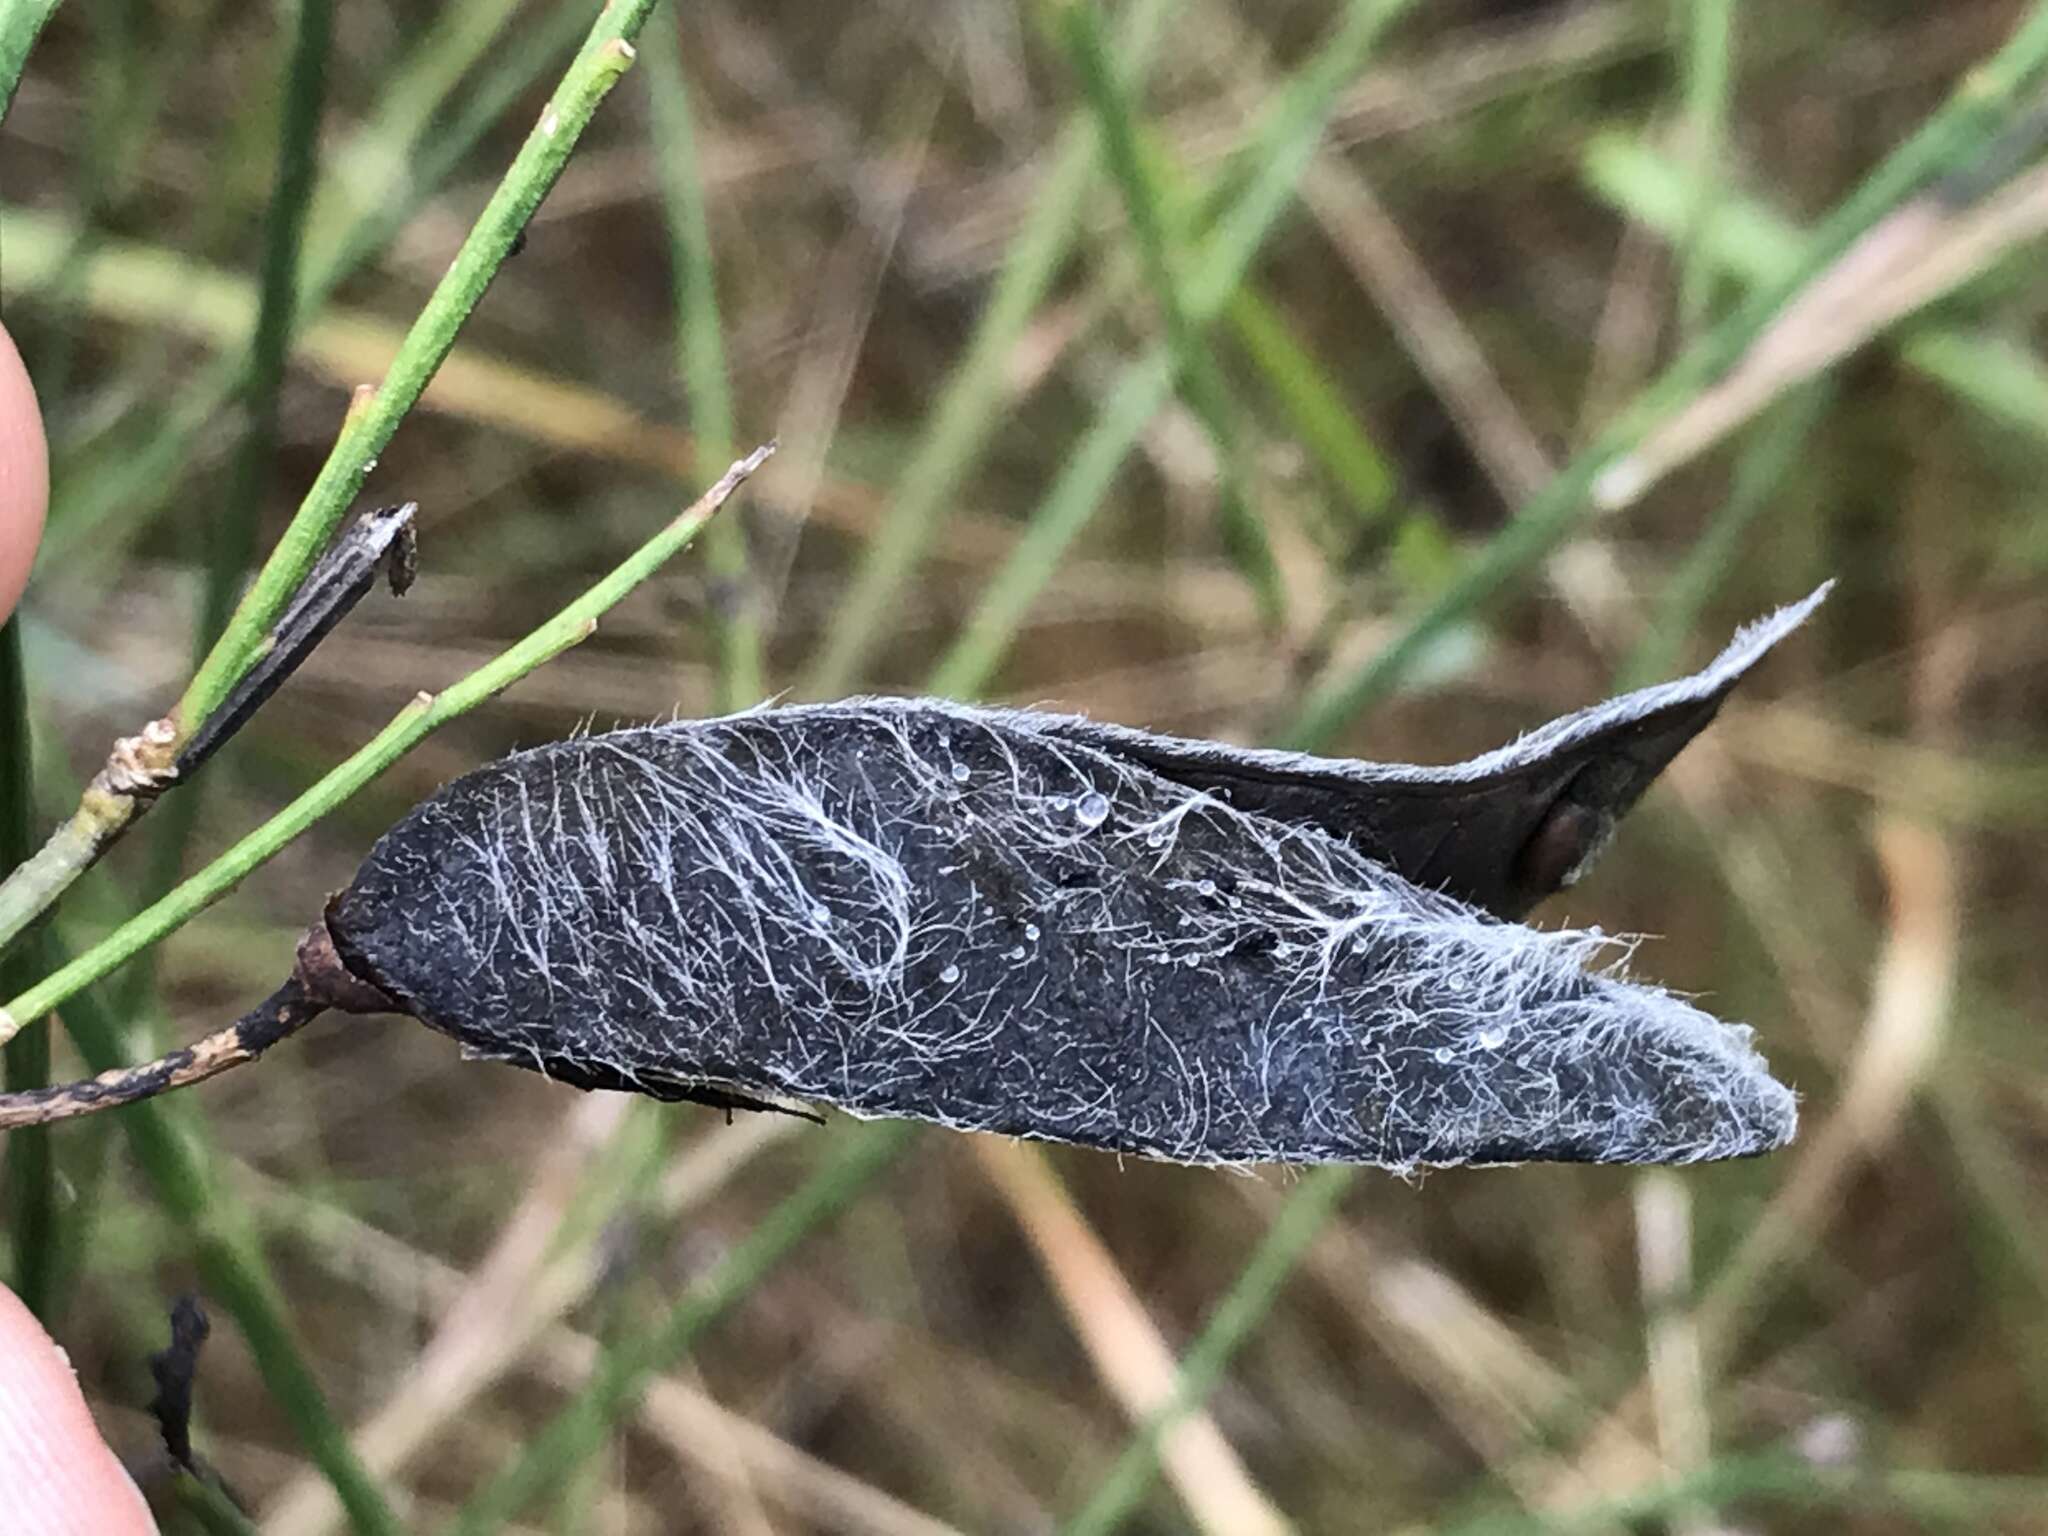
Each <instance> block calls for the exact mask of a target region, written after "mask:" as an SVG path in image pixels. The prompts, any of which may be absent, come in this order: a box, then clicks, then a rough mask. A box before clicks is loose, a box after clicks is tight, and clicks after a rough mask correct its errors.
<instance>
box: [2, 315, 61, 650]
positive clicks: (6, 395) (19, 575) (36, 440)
mask: <svg viewBox="0 0 2048 1536" xmlns="http://www.w3.org/2000/svg"><path fill="white" fill-rule="evenodd" d="M49 502H50V459H49V449H48V447H47V445H46V444H45V443H44V440H43V413H42V411H41V409H40V408H39V407H38V406H37V404H36V392H35V387H34V386H33V385H32V384H31V383H30V382H29V377H28V369H27V368H26V367H24V366H23V365H22V361H21V354H20V353H19V352H17V351H16V350H15V347H14V340H13V338H12V337H10V336H9V335H8V334H7V331H6V328H5V327H4V326H0V619H4V618H6V617H7V615H8V614H10V613H12V612H13V611H14V605H15V604H16V603H17V602H19V601H20V600H21V593H22V589H23V588H24V587H26V586H27V585H28V572H29V567H30V566H31V565H33V564H34V563H35V557H36V545H37V543H38V542H40V541H41V539H42V536H43V514H44V512H45V511H46V510H47V509H48V506H49Z"/></svg>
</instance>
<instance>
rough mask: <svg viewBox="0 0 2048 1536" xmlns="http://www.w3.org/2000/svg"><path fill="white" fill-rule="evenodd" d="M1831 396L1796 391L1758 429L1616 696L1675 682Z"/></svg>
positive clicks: (1818, 386) (1827, 391)
mask: <svg viewBox="0 0 2048 1536" xmlns="http://www.w3.org/2000/svg"><path fill="white" fill-rule="evenodd" d="M1833 395H1834V391H1833V389H1832V388H1831V387H1830V386H1829V384H1828V383H1827V382H1826V381H1825V380H1823V381H1821V382H1818V383H1815V384H1810V385H1808V386H1807V387H1806V388H1804V389H1800V390H1795V391H1794V392H1793V393H1792V394H1790V395H1788V396H1786V397H1785V399H1784V401H1783V402H1782V403H1780V404H1779V405H1778V406H1776V407H1775V408H1774V409H1772V410H1771V411H1770V412H1769V413H1767V414H1766V415H1765V417H1764V419H1763V420H1762V421H1760V422H1758V423H1757V425H1756V428H1755V430H1754V431H1753V432H1752V433H1751V434H1750V440H1749V442H1748V443H1747V444H1745V445H1744V447H1743V450H1742V453H1741V456H1740V457H1739V458H1738V459H1737V461H1736V465H1735V474H1734V478H1733V481H1732V483H1731V484H1730V486H1729V488H1728V494H1727V496H1726V497H1724V498H1723V499H1722V502H1721V505H1720V506H1719V507H1718V508H1717V509H1716V510H1715V512H1714V515H1713V516H1712V517H1711V518H1710V519H1709V520H1708V522H1707V526H1706V527H1705V528H1704V529H1703V530H1701V532H1700V536H1699V537H1698V538H1697V539H1695V540H1694V541H1693V542H1692V545H1691V547H1690V548H1688V549H1687V550H1686V552H1685V555H1684V558H1682V559H1681V560H1680V561H1679V562H1678V568H1677V569H1676V570H1675V571H1673V572H1672V573H1671V575H1670V576H1668V577H1667V578H1666V579H1665V581H1664V588H1663V591H1662V592H1660V593H1659V594H1658V597H1657V602H1656V605H1655V607H1654V608H1653V609H1652V610H1651V613H1650V619H1649V628H1648V629H1647V630H1646V631H1645V632H1644V634H1643V638H1642V640H1641V642H1640V643H1638V644H1637V646H1636V648H1635V650H1634V651H1633V652H1631V653H1630V655H1629V657H1628V659H1627V660H1626V661H1624V662H1623V663H1622V666H1621V668H1620V669H1619V671H1618V672H1617V673H1616V675H1615V680H1614V686H1615V691H1616V692H1618V693H1625V692H1627V691H1628V690H1630V689H1632V688H1641V687H1644V686H1646V685H1647V684H1650V683H1654V682H1658V681H1661V680H1662V679H1664V678H1667V677H1674V676H1676V675H1677V673H1678V669H1679V663H1680V661H1681V659H1682V658H1683V656H1684V654H1685V649H1686V647H1687V646H1689V645H1691V644H1692V643H1693V642H1694V639H1695V637H1696V636H1697V635H1698V634H1699V632H1700V624H1699V619H1700V614H1701V613H1702V612H1704V611H1705V609H1706V606H1707V604H1708V602H1709V601H1711V600H1712V598H1713V596H1714V594H1715V593H1716V592H1718V591H1719V590H1720V589H1721V588H1722V587H1723V586H1724V585H1726V584H1727V582H1728V580H1729V578H1730V577H1732V576H1736V575H1739V574H1740V573H1741V571H1742V570H1743V568H1744V567H1743V559H1742V555H1743V540H1744V537H1745V535H1747V534H1748V532H1749V530H1750V527H1751V526H1752V525H1753V524H1754V523H1755V522H1756V520H1757V518H1758V517H1759V516H1761V515H1762V513H1763V511H1764V509H1765V508H1766V507H1768V506H1770V505H1771V504H1772V500H1773V498H1774V497H1775V496H1776V495H1777V493H1778V488H1779V487H1780V486H1781V485H1783V484H1784V483H1785V477H1786V476H1787V475H1788V474H1789V473H1791V470H1792V466H1793V465H1794V464H1795V463H1796V462H1797V461H1798V458H1799V454H1800V452H1801V450H1802V449H1804V448H1805V446H1806V442H1807V439H1808V438H1809V437H1811V436H1812V434H1813V429H1814V426H1815V425H1816V424H1817V423H1818V422H1819V421H1820V418H1821V416H1822V415H1823V414H1824V413H1825V411H1826V409H1827V407H1828V405H1829V403H1830V402H1831V400H1832V398H1833Z"/></svg>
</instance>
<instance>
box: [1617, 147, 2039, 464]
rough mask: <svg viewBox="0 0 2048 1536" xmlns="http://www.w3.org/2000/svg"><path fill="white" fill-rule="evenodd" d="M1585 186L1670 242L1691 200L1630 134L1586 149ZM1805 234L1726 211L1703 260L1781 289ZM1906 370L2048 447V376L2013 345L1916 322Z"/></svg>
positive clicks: (1785, 222) (1676, 177) (1761, 216)
mask: <svg viewBox="0 0 2048 1536" xmlns="http://www.w3.org/2000/svg"><path fill="white" fill-rule="evenodd" d="M1582 170H1583V172H1584V175H1585V179H1586V182H1587V184H1588V185H1589V186H1591V187H1592V188H1593V190H1594V191H1595V192H1596V193H1598V194H1599V195H1600V196H1601V197H1602V198H1604V199H1605V200H1606V201H1607V202H1609V203H1611V204H1612V205H1613V206H1614V207H1616V208H1617V209H1619V210H1621V211H1622V212H1624V213H1626V214H1628V215H1629V216H1630V217H1631V218H1633V219H1635V220H1637V221H1638V222H1639V223H1642V224H1645V225H1647V226H1649V227H1650V228H1651V229H1654V230H1656V231H1657V232H1658V233H1660V234H1662V235H1664V236H1666V237H1667V238H1672V237H1674V236H1675V235H1676V233H1677V231H1678V230H1679V228H1680V227H1681V223H1682V217H1683V215H1682V209H1683V207H1684V202H1685V199H1686V197H1687V196H1688V183H1687V181H1686V177H1685V173H1684V171H1683V170H1682V169H1681V168H1680V167H1679V166H1678V165H1677V164H1676V163H1675V162H1673V161H1671V160H1670V159H1669V158H1668V157H1666V156H1664V155H1661V154H1659V153H1658V152H1657V151H1656V150H1654V149H1652V148H1650V147H1649V146H1648V145H1646V144H1644V143H1643V142H1642V141H1641V140H1640V139H1637V138H1635V137H1633V136H1631V135H1624V134H1613V133H1609V134H1601V135H1599V136H1598V137H1596V138H1595V139H1594V140H1593V142H1592V144H1591V145H1590V146H1589V147H1588V148H1587V150H1586V153H1585V157H1584V161H1583V164H1582ZM1799 239H1800V237H1799V231H1798V228H1797V226H1795V225H1794V224H1793V223H1792V222H1791V221H1790V220H1789V219H1785V218H1782V217H1780V216H1779V215H1778V214H1776V213H1774V212H1772V211H1771V210H1770V209H1768V208H1766V207H1764V206H1763V205H1762V204H1761V203H1759V202H1757V201H1755V200H1753V199H1746V198H1745V199H1729V200H1724V201H1723V202H1722V203H1721V205H1720V211H1719V213H1718V214H1717V216H1716V219H1715V223H1714V226H1713V229H1712V231H1711V233H1710V235H1709V237H1708V239H1707V240H1706V241H1704V242H1703V244H1702V247H1701V249H1702V253H1703V256H1704V257H1705V259H1709V260H1712V261H1714V262H1715V263H1717V264H1718V265H1720V266H1721V267H1722V269H1723V270H1725V271H1727V272H1729V273H1730V274H1732V275H1734V276H1736V277H1739V278H1741V279H1742V280H1744V281H1745V282H1749V283H1759V282H1775V281H1777V280H1778V279H1779V278H1780V277H1782V275H1783V274H1784V273H1785V272H1787V271H1789V270H1790V269H1791V267H1792V265H1793V263H1794V262H1796V261H1797V260H1798V250H1799ZM1893 344H1894V345H1895V346H1896V347H1897V348H1898V353H1899V356H1900V357H1901V358H1902V359H1903V360H1904V361H1905V363H1906V365H1907V366H1908V367H1910V368H1912V369H1914V370H1915V371H1916V372H1919V373H1921V374H1924V375H1925V376H1927V377H1928V378H1930V379H1932V380H1934V381H1935V382H1936V383H1938V384H1940V385H1941V386H1943V387H1944V388H1945V389H1947V390H1948V391H1949V392H1950V393H1952V394H1954V395H1955V396H1956V397H1957V398H1958V399H1960V400H1963V401H1965V402H1967V403H1968V404H1970V405H1973V406H1975V407H1977V408H1978V409H1979V410H1981V411H1983V412H1985V413H1986V414H1987V415H1990V416H1993V417H1996V418H1997V419H1998V420H1999V421H2001V422H2004V423H2005V424H2006V425H2008V426H2013V427H2018V428H2019V429H2020V430H2022V431H2023V432H2026V433H2027V434H2028V435H2029V436H2032V437H2037V438H2048V368H2043V367H2042V365H2041V362H2040V360H2039V359H2038V358H2037V357H2035V356H2034V354H2033V353H2032V352H2031V351H2029V350H2027V349H2025V348H2023V347H2019V346H2015V345H2014V344H2013V343H2011V342H2009V341H2005V340H2003V339H2001V338H1998V337H1995V336H1987V335H1983V334H1980V333H1978V332H1976V331H1972V330H1967V329H1964V328H1962V327H1959V326H1954V325H1946V324H1942V323H1940V322H1918V323H1915V324H1913V325H1911V326H1910V327H1908V328H1907V329H1906V330H1905V331H1904V332H1903V333H1902V334H1901V335H1900V336H1899V337H1898V338H1896V339H1895V341H1894V343H1893Z"/></svg>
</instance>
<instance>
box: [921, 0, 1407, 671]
mask: <svg viewBox="0 0 2048 1536" xmlns="http://www.w3.org/2000/svg"><path fill="white" fill-rule="evenodd" d="M1411 3H1412V0H1353V3H1352V5H1351V6H1350V7H1349V9H1348V10H1347V11H1346V12H1345V16H1344V20H1343V21H1342V22H1341V23H1340V24H1339V25H1338V27H1337V29H1336V32H1335V34H1334V35H1333V36H1332V37H1331V38H1330V39H1329V40H1328V41H1326V42H1325V43H1324V44H1323V46H1322V47H1321V48H1320V49H1318V50H1317V52H1316V54H1315V55H1314V57H1313V58H1311V59H1310V60H1309V62H1308V63H1307V64H1306V65H1304V66H1303V68H1302V70H1301V71H1300V73H1299V74H1297V75H1296V76H1295V77H1294V79H1293V80H1292V81H1290V82H1289V84H1288V86H1287V88H1286V89H1285V91H1284V92H1283V93H1282V94H1281V97H1280V99H1279V101H1278V102H1277V103H1276V104H1275V105H1274V107H1273V109H1272V110H1271V111H1270V112H1269V113H1268V114H1267V116H1266V118H1265V120H1264V121H1263V122H1262V123H1261V124H1260V127H1259V131H1258V133H1257V134H1256V135H1255V138H1254V147H1253V148H1252V149H1251V150H1250V151H1249V152H1248V156H1247V163H1248V164H1249V165H1250V167H1251V168H1252V169H1251V170H1250V172H1249V175H1248V177H1247V179H1246V181H1245V184H1244V190H1243V191H1242V192H1241V193H1240V194H1239V196H1238V198H1237V199H1236V201H1235V202H1234V203H1233V204H1232V205H1231V206H1230V207H1229V209H1228V210H1227V211H1226V212H1225V213H1224V214H1223V215H1222V217H1221V218H1220V219H1219V220H1218V221H1217V223H1216V227H1215V228H1214V230H1213V231H1212V232H1211V233H1210V235H1209V238H1208V239H1207V240H1206V241H1205V242H1203V245H1202V249H1201V253H1200V255H1199V257H1198V259H1197V260H1196V262H1195V265H1194V267H1193V269H1192V270H1191V271H1190V273H1189V275H1188V280H1187V284H1186V287H1185V288H1184V290H1183V297H1184V300H1185V303H1186V305H1187V312H1188V317H1189V319H1190V321H1192V322H1193V323H1194V324H1196V325H1204V326H1206V325H1208V324H1209V323H1211V322H1212V321H1213V320H1215V319H1216V317H1217V316H1218V315H1220V314H1221V313H1222V312H1223V311H1224V309H1225V307H1226V306H1227V305H1228V304H1229V303H1230V299H1231V296H1232V295H1233V294H1234V293H1235V292H1236V291H1237V287H1238V284H1239V283H1240V282H1241V281H1242V280H1243V278H1244V274H1245V271H1246V270H1247V269H1248V268H1249V267H1250V265H1251V261H1252V258H1253V257H1254V256H1255V255H1257V254H1258V250H1259V247H1260V245H1261V244H1262V243H1263V242H1264V240H1265V237H1266V235H1267V233H1268V232H1269V231H1270V230H1271V229H1272V227H1273V225H1274V224H1275V223H1277V222H1278V220H1279V218H1280V215H1281V214H1282V213H1283V212H1285V211H1286V210H1287V208H1288V207H1289V206H1290V204H1291V203H1292V201H1293V197H1294V189H1295V186H1296V184H1297V183H1298V182H1299V181H1300V179H1301V173H1302V172H1303V171H1304V170H1305V169H1306V168H1307V166H1308V162H1309V160H1310V159H1311V158H1312V157H1313V156H1314V154H1315V151H1316V146H1317V144H1318V143H1319V142H1320V140H1321V138H1322V128H1323V123H1324V121H1325V120H1326V118H1327V117H1328V115H1329V113H1330V111H1331V109H1332V107H1333V106H1334V105H1335V102H1336V99H1337V94H1338V92H1339V91H1341V90H1342V89H1343V87H1344V86H1345V85H1347V84H1349V83H1350V81H1351V80H1352V79H1353V78H1355V77H1356V75H1357V74H1358V71H1359V70H1360V69H1361V68H1363V67H1364V64H1365V61H1366V59H1367V58H1369V57H1370V56H1371V53H1372V50H1373V48H1374V46H1375V45H1376V44H1377V42H1378V41H1379V38H1380V35H1381V34H1382V32H1383V31H1384V30H1385V29H1386V27H1387V26H1388V25H1389V24H1390V23H1391V22H1392V21H1393V20H1394V19H1395V17H1397V16H1398V15H1400V14H1401V12H1402V11H1404V10H1406V9H1407V8H1408V6H1409V4H1411ZM1175 374H1176V369H1175V360H1174V356H1173V353H1172V351H1171V349H1169V348H1160V349H1158V350H1156V351H1154V352H1153V353H1151V354H1150V355H1149V356H1147V357H1145V358H1143V359H1142V360H1140V361H1138V362H1136V363H1133V364H1132V365H1131V366H1130V367H1129V368H1128V369H1126V370H1125V371H1124V374H1123V376H1122V377H1121V378H1120V379H1119V380H1118V382H1117V385H1116V387H1115V389H1114V390H1113V391H1112V392H1111V394H1110V396H1109V399H1108V402H1107V403H1106V404H1105V406H1104V407H1103V409H1102V411H1101V413H1100V414H1099V415H1098V416H1097V417H1096V419H1095V421H1094V423H1093V424H1092V425H1091V426H1090V427H1089V429H1088V431H1087V432H1086V433H1085V434H1084V435H1083V437H1082V439H1081V441H1080V443H1079V445H1078V446H1077V447H1076V448H1075V449H1074V450H1073V451H1072V452H1071V453H1070V454H1069V455H1068V457H1067V460H1066V466H1065V468H1064V469H1063V470H1062V471H1061V473H1060V475H1059V478H1058V479H1056V480H1055V481H1054V482H1053V485H1052V488H1051V489H1050V490H1048V491H1047V492H1046V494H1045V498H1044V500H1043V501H1041V502H1040V503H1039V505H1038V507H1037V509H1036V510H1035V511H1034V512H1033V513H1032V515H1031V519H1030V522H1029V525H1028V526H1027V527H1026V529H1025V531H1024V533H1023V535H1022V537H1020V538H1019V539H1018V541H1017V544H1016V546H1015V547H1014V548H1013V549H1012V550H1011V551H1010V555H1009V558H1008V559H1007V560H1005V561H1004V562H1003V565H1002V568H1001V569H1000V570H998V571H997V572H996V574H995V576H994V577H992V578H991V579H990V581H989V583H988V585H987V587H986V588H984V589H983V591H982V595H981V599H980V601H979V602H978V603H977V604H976V605H975V609H974V612H973V613H972V614H971V615H970V616H969V618H968V620H967V622H966V624H965V625H963V626H962V629H961V632H960V634H959V635H958V636H957V637H956V638H955V640H954V642H953V644H952V645H951V646H950V647H949V648H948V650H947V652H946V655H945V657H944V658H943V659H942V660H941V662H940V663H939V666H938V668H937V670H936V671H935V672H934V674H933V680H932V684H931V687H932V689H933V691H934V692H937V693H945V694H952V695H957V696H959V697H967V696H969V695H972V694H975V693H979V692H982V691H983V690H984V688H985V686H986V684H987V682H988V680H989V679H990V678H991V677H992V676H993V675H994V673H995V669H996V667H997V665H998V664H999V663H1000V662H1001V660H1002V656H1003V653H1004V652H1005V651H1007V650H1008V649H1009V646H1010V642H1011V640H1012V639H1013V638H1014V637H1015V635H1016V632H1017V628H1018V626H1019V625H1020V624H1022V623H1023V620H1024V615H1025V614H1026V612H1028V611H1029V609H1030V606H1031V604H1032V603H1034V602H1035V601H1037V598H1038V595H1039V593H1040V592H1042V591H1043V590H1044V589H1045V585H1046V583H1047V582H1048V581H1050V580H1051V579H1052V574H1053V572H1054V570H1055V569H1056V568H1057V567H1058V564H1059V562H1060V560H1061V558H1062V557H1063V556H1064V555H1065V553H1066V550H1067V546H1068V545H1069V544H1071V543H1072V542H1073V540H1074V539H1075V537H1076V536H1078V535H1079V533H1080V532H1081V530H1082V529H1083V528H1084V527H1086V526H1087V524H1088V521H1089V519H1091V518H1092V517H1093V516H1094V515H1095V511H1096V508H1097V507H1098V506H1100V505H1101V502H1102V499H1103V497H1104V496H1105V495H1107V494H1108V491H1109V486H1110V482H1111V481H1112V480H1113V479H1114V478H1115V476H1116V472H1117V470H1118V468H1119V467H1120V466H1121V465H1122V464H1123V461H1124V458H1125V456H1126V455H1127V454H1128V453H1129V452H1130V449H1131V446H1132V444H1134V443H1135V442H1136V441H1137V440H1138V435H1139V434H1140V433H1141V432H1143V431H1144V429H1145V425H1146V423H1148V422H1149V421H1151V419H1152V418H1153V417H1154V416H1156V415H1157V414H1158V413H1159V411H1160V410H1161V408H1163V407H1164V405H1165V404H1166V402H1167V400H1168V399H1169V398H1170V397H1171V396H1172V393H1173V386H1174V380H1175Z"/></svg>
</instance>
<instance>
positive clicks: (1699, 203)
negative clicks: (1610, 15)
mask: <svg viewBox="0 0 2048 1536" xmlns="http://www.w3.org/2000/svg"><path fill="white" fill-rule="evenodd" d="M1734 34H1735V0H1685V45H1684V66H1683V70H1682V74H1683V82H1682V86H1683V91H1684V95H1685V131H1686V141H1687V142H1686V154H1687V156H1688V158H1689V159H1690V160H1691V161H1692V165H1693V171H1694V179H1693V193H1692V198H1691V201H1690V204H1689V205H1688V207H1687V208H1686V210H1685V234H1684V238H1683V239H1682V240H1681V241H1680V242H1679V248H1678V323H1679V334H1681V335H1683V336H1694V335H1697V334H1698V333H1699V331H1700V330H1701V328H1702V327H1703V326H1704V325H1705V324H1706V320H1707V313H1708V311H1709V310H1710V309H1711V308H1712V307H1713V299H1714V277H1715V269H1714V265H1713V263H1712V262H1710V261H1708V260H1706V259H1705V258H1704V256H1703V253H1702V250H1701V247H1702V246H1703V245H1704V244H1705V241H1706V238H1707V234H1708V231H1709V230H1711V229H1712V228H1713V224H1714V217H1715V213H1716V211H1717V209H1718V206H1719V202H1720V187H1721V176H1722V168H1723V167H1724V166H1725V165H1726V164H1727V163H1728V161H1727V154H1726V148H1725V147H1726V144H1727V140H1728V95H1729V82H1730V78H1731V76H1732V75H1733V69H1732V68H1731V55H1732V54H1733V52H1734V48H1735V36H1734Z"/></svg>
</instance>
